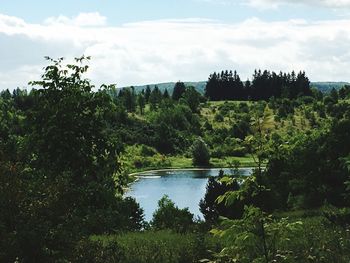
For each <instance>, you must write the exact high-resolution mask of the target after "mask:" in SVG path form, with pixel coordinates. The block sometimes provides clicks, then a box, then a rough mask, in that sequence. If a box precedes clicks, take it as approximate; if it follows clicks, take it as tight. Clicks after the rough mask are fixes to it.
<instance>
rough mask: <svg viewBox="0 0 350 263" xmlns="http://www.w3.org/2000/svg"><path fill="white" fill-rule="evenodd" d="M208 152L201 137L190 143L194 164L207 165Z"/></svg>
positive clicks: (208, 159)
mask: <svg viewBox="0 0 350 263" xmlns="http://www.w3.org/2000/svg"><path fill="white" fill-rule="evenodd" d="M209 161H210V153H209V150H208V146H207V145H206V143H205V142H204V141H203V139H202V138H198V139H197V140H195V142H194V143H193V145H192V162H193V164H194V165H209Z"/></svg>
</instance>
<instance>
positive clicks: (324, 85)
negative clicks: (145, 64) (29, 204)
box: [134, 81, 350, 94]
mask: <svg viewBox="0 0 350 263" xmlns="http://www.w3.org/2000/svg"><path fill="white" fill-rule="evenodd" d="M206 84H207V82H206V81H197V82H185V85H186V86H193V87H195V88H196V90H197V91H198V92H199V93H201V94H204V91H205V85H206ZM174 85H175V82H166V83H158V84H149V85H140V86H134V88H135V91H136V93H139V92H141V91H142V90H146V87H147V86H150V88H151V89H153V88H154V87H155V86H158V88H159V89H160V90H161V91H162V92H164V90H165V89H167V90H168V92H169V94H172V93H173V88H174ZM344 85H350V83H349V82H311V87H314V88H317V89H319V90H320V91H322V92H324V93H328V92H330V91H331V89H333V88H335V89H340V88H341V87H343V86H344Z"/></svg>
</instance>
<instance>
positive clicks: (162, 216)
mask: <svg viewBox="0 0 350 263" xmlns="http://www.w3.org/2000/svg"><path fill="white" fill-rule="evenodd" d="M193 224H194V222H193V214H191V213H190V212H189V210H188V208H184V209H179V208H178V207H177V206H175V203H174V202H172V201H171V200H170V199H169V197H168V196H167V195H165V196H163V197H162V198H161V199H160V200H159V201H158V209H157V210H156V211H155V212H154V214H153V219H152V221H151V226H152V227H154V228H155V229H171V230H174V231H176V232H180V233H184V232H187V231H189V230H191V228H192V227H193Z"/></svg>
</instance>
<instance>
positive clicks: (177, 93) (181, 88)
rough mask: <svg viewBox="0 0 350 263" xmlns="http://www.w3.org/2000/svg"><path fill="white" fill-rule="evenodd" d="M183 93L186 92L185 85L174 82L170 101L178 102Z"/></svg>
mask: <svg viewBox="0 0 350 263" xmlns="http://www.w3.org/2000/svg"><path fill="white" fill-rule="evenodd" d="M185 91H186V86H185V84H184V83H183V82H181V81H178V82H176V83H175V86H174V90H173V94H172V99H173V100H179V99H180V98H181V97H182V95H183V94H184V92H185Z"/></svg>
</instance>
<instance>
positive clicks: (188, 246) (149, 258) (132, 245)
mask: <svg viewBox="0 0 350 263" xmlns="http://www.w3.org/2000/svg"><path fill="white" fill-rule="evenodd" d="M91 243H92V244H96V243H97V244H98V245H99V244H103V248H102V249H101V250H100V251H96V252H97V253H96V255H98V256H99V255H101V254H102V253H101V251H102V252H105V253H103V254H107V255H110V253H109V251H110V250H109V248H110V247H113V246H115V247H117V248H118V250H115V251H119V254H120V255H122V257H121V259H120V260H119V261H117V262H120V263H136V262H137V263H149V262H152V263H183V262H186V263H187V262H188V263H190V262H198V260H199V259H201V258H206V257H209V256H210V253H209V250H211V251H216V250H217V249H218V248H220V243H219V242H217V241H216V240H215V239H214V238H212V237H211V236H209V235H208V234H206V233H205V234H201V233H198V234H195V233H182V234H180V233H174V232H172V231H168V230H162V231H145V232H137V233H126V234H122V235H113V236H94V237H92V238H91V240H90V244H91ZM93 246H96V245H93ZM87 249H89V246H87ZM114 253H115V252H114ZM88 254H89V253H88ZM112 255H113V254H112ZM105 262H108V263H109V262H115V261H113V257H110V258H107V259H106V261H105Z"/></svg>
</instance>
